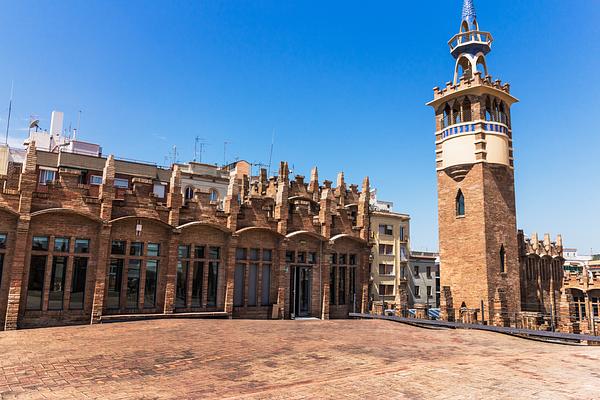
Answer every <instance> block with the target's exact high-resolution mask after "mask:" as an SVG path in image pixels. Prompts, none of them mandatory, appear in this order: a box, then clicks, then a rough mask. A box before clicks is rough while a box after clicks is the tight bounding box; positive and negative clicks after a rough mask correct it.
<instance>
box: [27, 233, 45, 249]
mask: <svg viewBox="0 0 600 400" xmlns="http://www.w3.org/2000/svg"><path fill="white" fill-rule="evenodd" d="M31 249H32V250H37V251H48V236H34V237H33V246H32V248H31Z"/></svg>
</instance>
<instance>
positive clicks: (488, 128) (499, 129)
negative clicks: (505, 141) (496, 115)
mask: <svg viewBox="0 0 600 400" xmlns="http://www.w3.org/2000/svg"><path fill="white" fill-rule="evenodd" d="M478 125H481V129H483V131H484V132H496V133H503V134H505V135H508V127H507V126H506V125H505V124H503V123H500V122H494V121H476V122H463V123H461V124H455V125H451V126H449V127H447V128H445V129H443V130H442V139H446V138H447V137H450V136H454V135H459V134H461V133H471V132H475V131H476V130H477V129H478Z"/></svg>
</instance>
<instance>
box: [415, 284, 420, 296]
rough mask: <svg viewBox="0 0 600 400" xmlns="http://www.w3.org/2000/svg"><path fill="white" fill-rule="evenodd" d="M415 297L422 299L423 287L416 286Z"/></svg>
mask: <svg viewBox="0 0 600 400" xmlns="http://www.w3.org/2000/svg"><path fill="white" fill-rule="evenodd" d="M415 297H421V287H420V286H415Z"/></svg>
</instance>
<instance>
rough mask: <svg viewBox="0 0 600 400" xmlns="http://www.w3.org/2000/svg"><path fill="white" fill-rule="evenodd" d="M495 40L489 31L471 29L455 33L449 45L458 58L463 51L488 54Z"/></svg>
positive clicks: (453, 54) (454, 55)
mask: <svg viewBox="0 0 600 400" xmlns="http://www.w3.org/2000/svg"><path fill="white" fill-rule="evenodd" d="M493 41H494V38H492V34H491V33H489V32H483V31H469V32H463V33H459V34H456V35H454V36H453V37H452V39H450V41H449V42H448V46H450V53H452V56H453V57H454V58H458V56H459V55H460V54H461V53H466V52H469V53H471V54H477V53H479V52H482V53H483V54H488V53H489V52H490V50H491V49H492V42H493Z"/></svg>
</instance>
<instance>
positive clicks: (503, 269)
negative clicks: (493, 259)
mask: <svg viewBox="0 0 600 400" xmlns="http://www.w3.org/2000/svg"><path fill="white" fill-rule="evenodd" d="M505 262H506V252H505V251H504V245H502V246H500V272H502V273H504V272H506V263H505Z"/></svg>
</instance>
